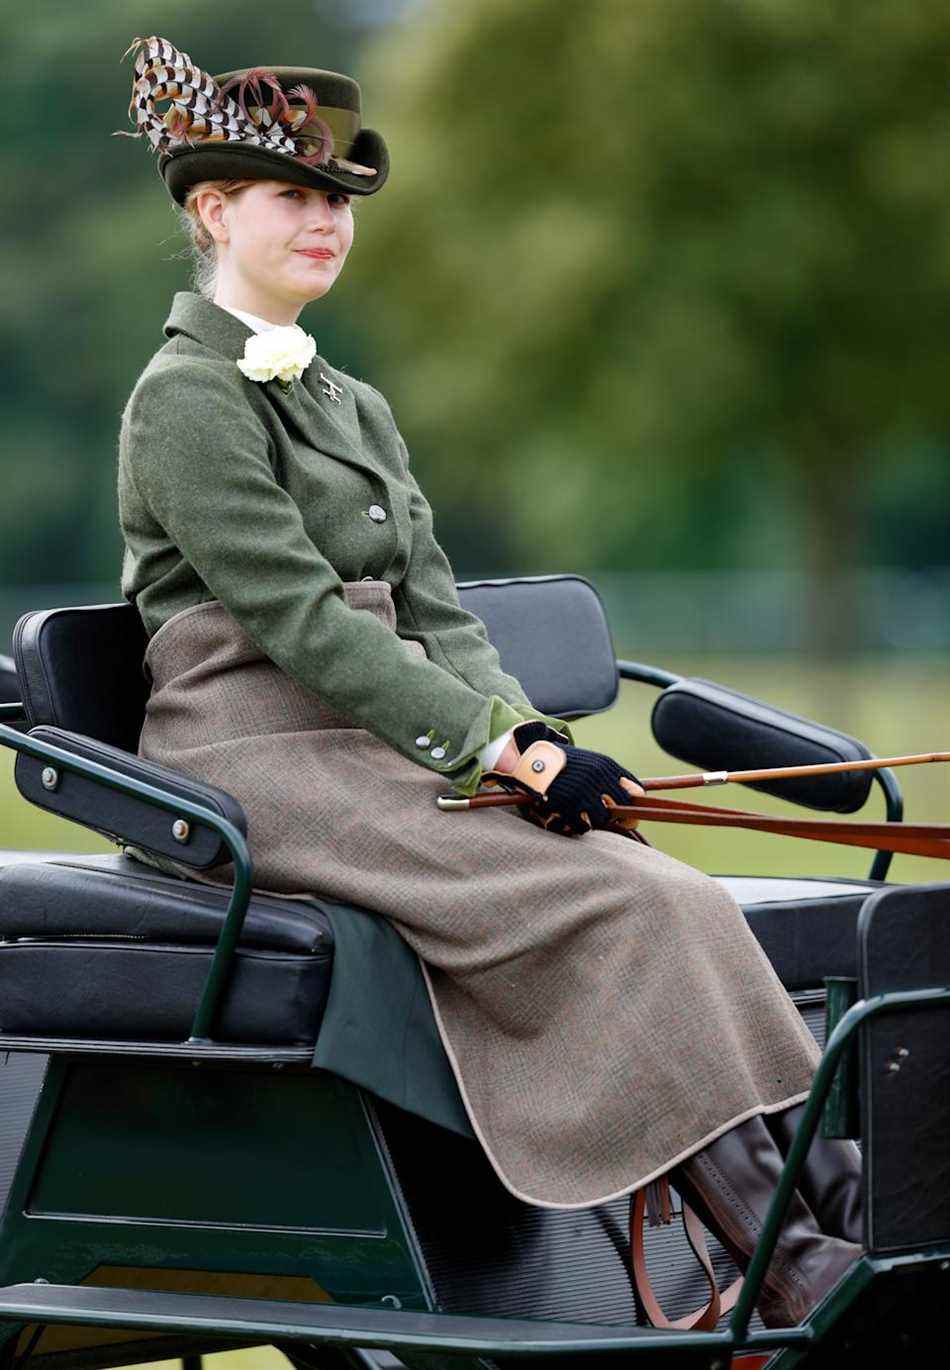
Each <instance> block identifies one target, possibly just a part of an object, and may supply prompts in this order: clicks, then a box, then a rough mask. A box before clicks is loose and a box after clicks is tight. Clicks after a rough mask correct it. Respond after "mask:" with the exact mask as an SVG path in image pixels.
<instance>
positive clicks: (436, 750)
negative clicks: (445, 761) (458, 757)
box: [429, 747, 445, 761]
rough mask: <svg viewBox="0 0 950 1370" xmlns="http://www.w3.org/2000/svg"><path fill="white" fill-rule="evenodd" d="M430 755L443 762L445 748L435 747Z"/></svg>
mask: <svg viewBox="0 0 950 1370" xmlns="http://www.w3.org/2000/svg"><path fill="white" fill-rule="evenodd" d="M429 755H430V756H434V757H435V759H436V761H441V760H442V758H443V756H445V748H444V747H433V748H432V751H431V752H430V753H429Z"/></svg>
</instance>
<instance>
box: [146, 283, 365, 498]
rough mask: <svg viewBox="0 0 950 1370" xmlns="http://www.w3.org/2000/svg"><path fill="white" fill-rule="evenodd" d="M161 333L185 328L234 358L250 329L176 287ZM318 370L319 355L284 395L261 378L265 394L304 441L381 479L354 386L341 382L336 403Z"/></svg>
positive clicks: (321, 367) (321, 361)
mask: <svg viewBox="0 0 950 1370" xmlns="http://www.w3.org/2000/svg"><path fill="white" fill-rule="evenodd" d="M163 332H164V334H165V336H166V337H167V338H171V337H174V336H175V334H176V333H184V334H186V335H187V336H188V337H189V338H194V339H195V341H196V342H200V343H203V344H204V346H205V347H210V348H212V349H213V350H214V351H215V352H220V353H221V355H222V356H224V357H228V358H229V359H230V360H231V361H233V362H235V363H236V362H237V360H238V358H239V357H243V356H244V347H245V344H246V342H247V340H248V338H249V337H251V336H252V335H253V332H254V330H253V329H252V328H249V327H248V326H247V324H246V323H244V321H243V320H242V319H239V318H237V317H236V316H235V315H234V314H230V313H229V312H228V311H227V310H226V309H222V308H221V307H220V306H219V305H216V304H215V303H214V302H213V301H212V300H207V299H205V297H204V296H203V295H199V294H197V293H196V292H194V291H190V290H178V291H176V292H175V297H174V299H173V301H172V307H171V312H170V313H169V315H168V318H167V319H166V321H165V324H164V327H163ZM321 371H322V372H323V374H324V375H327V376H329V375H330V374H331V373H330V368H329V367H328V366H327V363H326V362H325V361H324V359H323V358H322V357H321V356H320V355H319V354H317V356H315V357H314V359H313V361H312V362H311V363H310V365H309V366H308V367H307V368H306V370H305V371H304V373H303V376H302V377H301V378H300V380H297V381H294V383H293V386H292V388H291V390H290V391H289V393H288V394H284V391H283V390H282V389H281V387H280V385H278V383H277V381H265V382H263V389H264V393H265V394H266V395H267V398H268V399H269V400H270V402H271V404H272V405H273V406H274V408H275V409H276V410H277V411H278V412H279V414H280V415H281V418H282V419H283V422H284V423H285V425H286V426H287V427H288V428H290V429H293V430H295V431H296V433H297V434H298V435H299V436H300V438H301V440H302V441H303V442H305V443H307V444H309V445H310V446H315V447H317V448H318V450H319V451H321V452H325V453H327V454H328V455H329V456H333V457H338V458H339V459H340V460H341V461H345V462H348V463H349V464H350V465H351V466H356V467H359V468H361V469H363V470H368V471H371V472H372V473H373V474H374V475H375V476H378V477H379V478H380V479H381V480H383V481H384V482H385V480H386V475H385V472H384V471H383V470H382V469H381V467H379V466H377V465H376V463H375V462H374V461H373V460H372V459H371V458H369V457H368V456H367V454H366V453H365V452H364V450H363V444H362V441H361V438H360V425H359V416H358V414H357V412H356V400H355V397H354V395H353V387H352V386H350V385H347V384H346V383H345V381H344V383H343V392H342V394H340V402H339V403H337V402H336V401H334V400H332V399H330V397H329V386H328V385H327V384H326V383H325V382H324V381H322V380H321V379H320V372H321ZM337 393H339V392H337Z"/></svg>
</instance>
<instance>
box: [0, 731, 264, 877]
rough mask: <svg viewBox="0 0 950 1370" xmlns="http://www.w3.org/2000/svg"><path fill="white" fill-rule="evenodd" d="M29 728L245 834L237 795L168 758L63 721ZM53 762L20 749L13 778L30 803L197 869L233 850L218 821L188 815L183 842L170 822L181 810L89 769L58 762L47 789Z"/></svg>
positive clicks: (44, 739) (40, 738) (45, 739)
mask: <svg viewBox="0 0 950 1370" xmlns="http://www.w3.org/2000/svg"><path fill="white" fill-rule="evenodd" d="M28 736H29V737H33V738H36V739H37V741H40V742H49V743H51V744H52V745H53V746H54V747H62V748H63V749H64V750H65V751H69V752H72V753H73V754H74V755H75V756H77V757H81V758H82V759H84V760H87V761H96V762H98V763H99V765H101V766H109V767H111V768H112V769H113V770H116V771H119V772H120V773H121V774H122V775H124V776H130V777H132V778H134V779H136V780H142V781H144V782H145V783H146V784H148V785H154V786H155V787H156V788H158V789H161V790H164V791H165V792H166V793H167V794H169V795H172V796H174V797H180V798H182V799H188V800H190V801H191V802H192V803H193V804H200V805H202V806H203V807H204V808H207V809H211V810H212V811H213V812H214V813H217V814H220V816H221V817H222V818H226V819H227V820H228V822H229V823H232V824H233V825H234V827H236V828H237V829H238V831H239V832H240V833H241V834H242V836H245V837H246V836H247V819H246V817H245V814H244V810H243V809H242V807H241V805H240V804H239V803H238V801H237V800H236V799H235V798H234V797H233V796H232V795H230V794H228V793H227V792H226V791H225V790H219V789H218V788H217V787H216V786H215V785H208V784H206V783H205V782H204V781H202V780H195V779H194V778H193V777H192V776H189V775H184V774H183V773H182V772H180V771H175V770H173V769H172V768H171V767H170V766H161V765H159V764H158V763H157V762H155V761H147V760H145V758H144V757H141V756H133V755H132V753H131V752H126V751H123V750H122V749H121V748H120V747H112V746H110V745H109V744H108V743H107V742H98V741H96V739H95V738H92V737H86V736H84V735H83V734H82V733H71V732H67V731H66V730H65V729H64V728H55V727H53V726H52V725H50V724H40V725H39V727H36V728H31V729H30V732H29V734H28ZM49 765H54V767H55V763H51V762H49V761H43V760H41V759H40V758H38V757H34V756H28V755H27V754H26V753H25V752H18V753H17V759H16V766H15V769H14V777H15V780H16V786H17V789H18V790H19V791H20V793H21V794H22V795H23V798H24V799H28V800H29V801H30V803H31V804H36V805H37V806H38V807H39V808H41V809H48V810H49V812H50V813H55V814H59V816H60V817H61V818H68V819H71V820H72V822H74V823H82V824H83V825H84V826H85V827H87V828H92V829H93V831H95V832H99V833H102V834H103V835H104V836H106V837H111V838H113V839H115V840H119V839H120V838H121V839H123V840H126V841H130V842H136V843H138V844H139V845H140V846H142V847H145V848H146V850H148V851H155V852H160V853H161V854H162V855H164V856H170V857H172V858H173V860H176V861H181V862H183V863H184V864H185V865H188V866H195V867H198V868H199V869H201V868H204V867H206V866H214V865H217V864H218V863H219V862H221V861H227V860H228V859H229V858H230V852H229V850H228V847H227V845H226V844H225V843H224V842H223V841H222V839H221V837H220V836H219V834H218V833H217V832H215V830H214V829H213V828H210V827H207V826H206V825H205V824H203V823H196V822H194V821H193V820H192V819H191V818H189V817H188V816H187V815H183V817H185V821H186V822H187V823H188V827H189V836H188V839H187V841H184V842H180V841H178V839H177V838H176V837H175V836H174V834H173V833H172V825H173V823H174V822H175V820H176V817H178V815H176V814H175V813H173V812H170V811H169V810H168V809H162V808H158V806H157V805H155V804H150V803H148V801H147V800H144V799H139V798H138V797H137V796H135V795H130V794H122V793H121V792H120V791H119V790H114V789H111V788H110V787H109V786H108V785H107V784H105V783H104V782H103V781H101V780H98V779H96V778H94V777H92V776H88V775H82V774H80V773H78V772H76V771H72V770H68V769H66V768H65V767H55V769H56V770H57V773H58V783H57V784H56V786H55V788H53V789H47V788H46V786H45V785H44V784H43V781H42V774H43V770H44V768H45V767H47V766H49Z"/></svg>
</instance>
